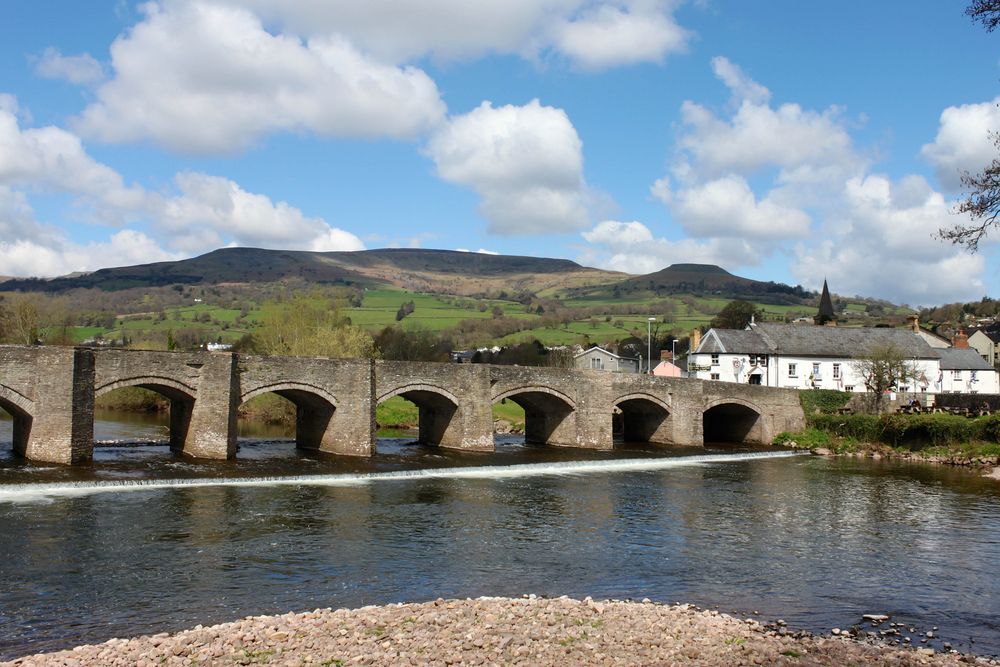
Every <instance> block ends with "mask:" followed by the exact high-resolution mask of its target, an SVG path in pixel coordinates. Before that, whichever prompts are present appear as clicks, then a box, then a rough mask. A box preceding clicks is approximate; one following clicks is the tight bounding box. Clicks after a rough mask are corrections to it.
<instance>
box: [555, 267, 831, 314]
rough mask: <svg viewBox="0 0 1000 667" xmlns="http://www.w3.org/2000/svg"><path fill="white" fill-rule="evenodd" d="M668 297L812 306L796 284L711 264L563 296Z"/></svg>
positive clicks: (669, 269) (808, 294)
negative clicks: (754, 277) (743, 274)
mask: <svg viewBox="0 0 1000 667" xmlns="http://www.w3.org/2000/svg"><path fill="white" fill-rule="evenodd" d="M671 294H700V295H706V296H707V295H711V296H717V297H722V298H727V299H746V300H748V301H757V302H760V303H772V304H785V305H802V304H806V303H812V301H813V300H814V299H815V298H816V295H815V294H813V293H812V292H809V291H808V290H805V289H803V288H802V287H800V286H798V285H796V286H789V285H785V284H784V283H776V282H771V281H768V282H764V281H760V280H752V279H750V278H742V277H740V276H735V275H733V274H731V273H729V272H728V271H726V270H725V269H723V268H722V267H720V266H716V265H714V264H671V265H670V266H668V267H667V268H665V269H661V270H659V271H656V272H654V273H648V274H646V275H642V276H632V277H629V278H627V279H625V280H623V281H621V282H618V283H615V284H611V285H604V286H590V287H583V288H577V289H574V290H570V291H569V292H568V293H567V296H570V297H576V298H588V297H590V298H595V297H597V298H600V297H604V298H607V297H612V298H616V299H617V298H625V297H636V296H640V295H648V296H656V297H663V296H667V295H671Z"/></svg>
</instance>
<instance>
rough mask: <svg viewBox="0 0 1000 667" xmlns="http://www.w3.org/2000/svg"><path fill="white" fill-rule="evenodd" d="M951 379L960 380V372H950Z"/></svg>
mask: <svg viewBox="0 0 1000 667" xmlns="http://www.w3.org/2000/svg"><path fill="white" fill-rule="evenodd" d="M951 379H952V380H961V379H962V371H952V372H951Z"/></svg>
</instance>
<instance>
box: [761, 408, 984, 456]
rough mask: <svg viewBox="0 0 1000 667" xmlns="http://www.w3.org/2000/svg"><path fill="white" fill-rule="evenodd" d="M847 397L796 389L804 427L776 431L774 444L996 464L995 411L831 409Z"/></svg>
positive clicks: (854, 452) (848, 452)
mask: <svg viewBox="0 0 1000 667" xmlns="http://www.w3.org/2000/svg"><path fill="white" fill-rule="evenodd" d="M850 396H851V395H850V394H847V393H845V392H837V391H804V392H801V396H800V401H801V402H802V408H803V411H804V412H805V415H806V424H807V428H806V429H805V430H804V431H801V432H797V433H789V432H785V433H779V434H778V436H777V437H776V438H775V439H774V444H777V445H788V446H793V447H799V448H803V449H809V450H812V451H822V452H823V453H826V452H829V453H832V454H859V455H870V456H880V457H886V458H905V459H911V460H926V461H938V462H948V463H956V464H991V465H1000V415H990V416H987V417H977V418H974V419H970V418H968V417H963V416H958V415H951V414H915V415H906V414H883V415H870V414H849V415H841V414H836V411H837V410H838V409H839V408H841V407H843V406H844V405H846V404H847V401H848V400H849V399H850Z"/></svg>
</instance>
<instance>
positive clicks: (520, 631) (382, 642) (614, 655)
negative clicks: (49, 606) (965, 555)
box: [2, 598, 986, 667]
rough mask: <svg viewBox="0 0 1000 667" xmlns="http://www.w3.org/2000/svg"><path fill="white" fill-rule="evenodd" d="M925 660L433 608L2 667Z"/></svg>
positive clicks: (637, 609)
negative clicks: (65, 666) (36, 666)
mask: <svg viewBox="0 0 1000 667" xmlns="http://www.w3.org/2000/svg"><path fill="white" fill-rule="evenodd" d="M985 662H986V661H984V660H982V659H976V658H973V657H970V656H960V655H957V654H940V653H939V654H935V653H933V652H932V651H931V650H930V649H923V650H917V649H898V648H885V647H875V646H870V645H866V644H862V643H859V642H856V641H852V640H848V639H841V638H838V637H817V636H808V635H807V636H799V637H793V636H788V635H781V634H779V633H777V632H774V631H770V630H768V629H767V628H765V627H764V626H763V625H761V624H759V623H758V622H757V621H753V620H746V621H744V620H739V619H736V618H733V617H730V616H727V615H725V614H720V613H718V612H713V611H700V610H697V609H694V608H691V607H689V606H687V605H679V606H663V605H656V604H648V603H646V604H644V603H637V602H594V601H592V600H590V599H587V600H582V601H580V600H572V599H569V598H558V599H541V598H531V599H507V598H480V599H477V600H437V601H435V602H425V603H421V604H399V605H388V606H385V607H364V608H362V609H338V610H336V611H333V610H330V609H322V610H316V611H313V612H308V613H304V614H285V615H282V616H259V617H252V618H246V619H243V620H240V621H236V622H234V623H225V624H222V625H216V626H213V627H210V628H203V627H201V626H197V627H195V628H194V629H193V630H186V631H184V632H179V633H177V634H174V635H168V634H165V633H164V634H159V635H153V636H150V637H138V638H134V639H112V640H109V641H107V642H105V643H103V644H99V645H93V646H81V647H77V648H75V649H73V650H71V651H62V652H58V653H50V654H39V655H35V656H27V657H23V658H19V659H17V660H14V661H13V662H7V663H2V664H3V665H18V666H20V667H27V666H29V665H46V666H48V665H74V666H84V665H100V666H102V667H105V666H107V667H113V666H116V665H122V666H124V665H128V666H129V667H132V666H137V667H152V666H153V665H157V666H158V665H316V666H318V665H323V666H326V667H330V666H333V665H450V664H458V665H494V664H521V665H712V666H713V667H714V666H719V665H723V666H724V665H837V666H840V665H862V664H864V665H964V664H970V663H985Z"/></svg>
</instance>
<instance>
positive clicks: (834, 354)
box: [688, 323, 1000, 394]
mask: <svg viewBox="0 0 1000 667" xmlns="http://www.w3.org/2000/svg"><path fill="white" fill-rule="evenodd" d="M883 345H892V346H893V347H895V348H897V349H900V350H902V351H903V353H904V354H905V355H906V356H907V357H908V358H910V359H911V360H912V361H913V363H914V366H915V367H916V369H917V379H916V382H915V384H916V386H915V387H912V386H908V385H907V384H902V385H901V386H899V387H898V390H899V391H902V392H908V391H917V392H926V393H933V394H936V393H946V392H964V393H980V394H991V393H1000V381H998V378H997V373H996V371H995V370H994V369H993V367H992V366H990V365H989V364H988V363H986V362H985V361H983V359H982V357H980V356H979V354H978V353H977V352H976V351H975V350H970V349H936V348H934V347H931V345H929V344H928V342H927V340H926V339H925V338H924V337H923V336H921V335H920V334H919V333H914V331H912V330H911V329H883V328H841V327H828V326H827V327H823V326H810V325H790V324H756V323H751V324H750V326H748V327H747V328H746V329H745V330H734V329H710V330H709V331H708V332H707V333H706V334H705V335H704V336H703V337H702V338H701V340H700V341H699V343H698V345H697V346H696V347H695V350H694V352H692V353H691V355H690V356H689V358H688V371H689V375H690V376H691V377H697V378H699V379H702V380H718V381H721V382H738V383H744V384H760V385H765V386H769V387H787V388H792V389H813V388H815V389H837V390H840V391H853V392H864V391H867V388H866V387H865V383H864V380H863V379H862V378H861V377H860V376H859V374H858V373H857V372H856V371H855V369H854V364H853V363H852V362H853V361H855V360H856V359H857V358H858V357H860V356H861V355H863V354H865V353H866V352H867V351H868V350H870V349H871V348H872V347H875V346H883Z"/></svg>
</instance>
